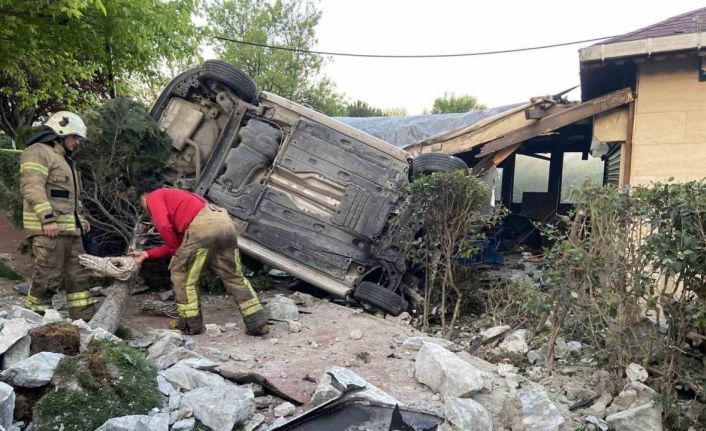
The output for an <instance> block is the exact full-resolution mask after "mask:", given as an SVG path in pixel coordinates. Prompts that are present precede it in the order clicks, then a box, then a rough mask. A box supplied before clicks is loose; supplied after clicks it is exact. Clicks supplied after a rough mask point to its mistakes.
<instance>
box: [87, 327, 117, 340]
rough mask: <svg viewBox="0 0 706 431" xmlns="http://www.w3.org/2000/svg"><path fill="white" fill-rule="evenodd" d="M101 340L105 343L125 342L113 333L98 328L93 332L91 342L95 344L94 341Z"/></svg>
mask: <svg viewBox="0 0 706 431" xmlns="http://www.w3.org/2000/svg"><path fill="white" fill-rule="evenodd" d="M100 340H103V341H110V342H112V343H122V342H123V340H121V339H120V338H118V337H116V336H115V335H114V334H112V333H110V332H108V331H106V330H105V329H103V328H96V329H95V330H94V331H93V339H92V340H91V342H93V341H100Z"/></svg>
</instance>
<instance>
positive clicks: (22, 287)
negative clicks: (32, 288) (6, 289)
mask: <svg viewBox="0 0 706 431" xmlns="http://www.w3.org/2000/svg"><path fill="white" fill-rule="evenodd" d="M29 285H30V284H29V282H27V281H22V282H20V283H15V285H14V286H12V288H13V289H15V291H16V292H17V293H19V294H20V295H22V296H27V294H28V293H29Z"/></svg>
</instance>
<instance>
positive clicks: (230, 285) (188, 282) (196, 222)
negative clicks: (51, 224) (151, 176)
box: [131, 180, 269, 335]
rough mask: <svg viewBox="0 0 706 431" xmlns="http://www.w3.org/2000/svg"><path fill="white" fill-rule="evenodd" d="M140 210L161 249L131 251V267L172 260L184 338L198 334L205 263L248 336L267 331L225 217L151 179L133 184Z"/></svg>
mask: <svg viewBox="0 0 706 431" xmlns="http://www.w3.org/2000/svg"><path fill="white" fill-rule="evenodd" d="M138 194H139V196H140V203H141V204H142V207H143V208H145V209H146V210H147V212H149V214H150V217H152V222H153V223H154V225H155V227H156V228H157V231H159V234H160V236H161V237H162V239H163V240H164V245H161V246H159V247H154V248H151V249H149V250H139V251H133V252H132V253H131V255H132V257H133V259H134V260H135V262H136V263H138V264H140V263H142V261H144V260H145V259H148V260H157V259H161V258H165V257H172V261H171V263H170V264H169V268H170V271H171V279H172V283H173V285H174V296H175V297H176V302H177V312H178V315H179V319H178V321H177V328H178V329H180V330H181V331H183V332H185V333H187V334H198V333H201V332H202V331H203V316H202V315H201V307H200V305H199V295H198V288H199V284H198V282H199V276H200V275H201V270H202V268H203V267H204V265H210V267H211V269H213V270H214V272H215V273H216V275H218V277H219V278H220V279H221V281H223V284H224V285H225V287H226V289H227V290H228V293H230V294H231V295H232V296H233V297H234V298H235V301H236V302H237V303H238V307H239V308H240V314H241V315H242V316H243V321H244V322H245V330H246V332H247V333H248V334H250V335H264V334H267V333H268V332H269V326H268V321H267V316H266V314H265V311H264V310H263V308H262V305H261V304H260V300H259V299H258V297H257V294H256V293H255V291H254V290H253V288H252V286H251V285H250V282H249V281H248V280H247V279H246V278H245V277H244V276H243V271H242V267H241V263H240V254H239V253H238V248H237V242H238V233H237V231H236V229H235V226H234V225H233V220H232V219H231V218H230V216H229V215H228V213H227V212H226V211H225V210H224V209H222V208H219V207H217V206H215V205H213V204H211V203H209V202H207V201H206V200H205V199H204V198H202V197H201V196H198V195H195V194H193V193H189V192H186V191H184V190H179V189H167V188H160V186H159V185H158V184H157V183H156V182H155V181H153V180H145V181H143V182H142V183H141V184H140V185H139V186H138Z"/></svg>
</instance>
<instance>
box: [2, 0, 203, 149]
mask: <svg viewBox="0 0 706 431" xmlns="http://www.w3.org/2000/svg"><path fill="white" fill-rule="evenodd" d="M196 3H197V2H196V0H169V1H167V0H111V1H104V0H41V1H34V2H18V1H12V0H0V20H1V21H2V25H1V26H0V41H1V43H0V130H2V131H4V132H5V133H7V135H8V136H10V137H12V138H14V137H15V136H16V133H17V130H18V128H20V127H21V126H23V125H31V124H32V123H33V122H34V121H36V120H37V119H38V118H40V117H41V116H43V115H44V114H46V113H47V112H51V111H56V110H59V109H81V108H82V107H85V106H89V105H91V104H93V103H95V102H96V101H98V100H101V99H104V98H106V97H109V96H113V97H114V96H115V94H116V93H120V94H129V93H131V92H133V91H134V90H135V88H136V87H137V86H136V83H139V84H140V85H144V84H145V83H150V82H158V81H159V80H160V78H161V73H160V68H161V67H162V66H164V65H165V64H168V63H171V62H175V61H180V60H184V59H185V58H192V57H193V56H194V55H196V53H197V51H198V44H199V41H200V37H199V32H198V29H196V28H194V26H193V25H192V23H191V15H192V14H193V13H194V12H195V10H196Z"/></svg>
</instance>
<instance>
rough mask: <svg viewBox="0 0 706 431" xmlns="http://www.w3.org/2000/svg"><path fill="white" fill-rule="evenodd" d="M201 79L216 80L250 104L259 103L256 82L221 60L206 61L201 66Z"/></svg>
mask: <svg viewBox="0 0 706 431" xmlns="http://www.w3.org/2000/svg"><path fill="white" fill-rule="evenodd" d="M199 79H201V80H202V81H204V80H214V81H217V82H219V83H221V84H223V85H225V86H226V87H228V88H230V89H231V90H233V92H234V93H235V94H236V95H237V96H238V97H240V98H241V99H243V100H244V101H246V102H248V103H252V104H255V103H256V102H257V85H256V84H255V81H253V79H252V78H251V77H250V75H248V74H247V73H245V72H243V71H242V70H240V69H238V68H237V67H235V66H233V65H232V64H230V63H226V62H225V61H221V60H206V61H205V62H204V63H203V65H202V66H201V73H200V74H199Z"/></svg>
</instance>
